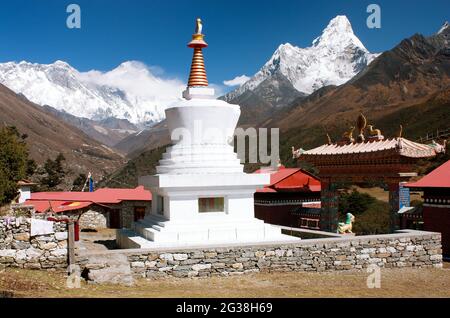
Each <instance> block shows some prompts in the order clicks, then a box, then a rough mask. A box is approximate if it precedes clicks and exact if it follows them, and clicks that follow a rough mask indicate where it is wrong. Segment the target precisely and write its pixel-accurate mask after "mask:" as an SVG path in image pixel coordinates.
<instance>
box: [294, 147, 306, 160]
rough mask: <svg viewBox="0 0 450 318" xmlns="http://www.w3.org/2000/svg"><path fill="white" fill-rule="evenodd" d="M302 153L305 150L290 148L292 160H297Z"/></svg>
mask: <svg viewBox="0 0 450 318" xmlns="http://www.w3.org/2000/svg"><path fill="white" fill-rule="evenodd" d="M304 152H305V150H303V148H300V149H297V150H295V148H294V147H292V159H295V158H299V157H300V156H301V155H302V153H304Z"/></svg>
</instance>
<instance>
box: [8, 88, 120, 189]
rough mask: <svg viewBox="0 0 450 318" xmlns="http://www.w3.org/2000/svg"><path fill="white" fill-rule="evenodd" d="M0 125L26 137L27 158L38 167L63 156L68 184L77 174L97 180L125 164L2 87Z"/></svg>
mask: <svg viewBox="0 0 450 318" xmlns="http://www.w3.org/2000/svg"><path fill="white" fill-rule="evenodd" d="M0 124H1V125H8V126H15V127H17V129H18V130H19V132H20V133H22V134H26V135H27V136H28V137H27V139H26V141H27V144H28V147H29V149H30V155H31V157H32V158H33V159H34V160H36V162H37V163H38V164H42V163H43V162H44V161H45V160H46V159H48V158H51V159H55V158H56V156H57V155H58V153H60V152H61V153H63V154H64V156H65V158H66V166H67V167H68V168H69V169H70V170H71V171H72V173H71V174H70V175H69V176H68V178H71V181H73V179H74V178H75V177H76V176H77V175H78V173H85V174H87V173H88V172H89V171H90V172H92V173H93V175H94V177H95V179H96V180H99V179H101V178H102V177H103V176H105V175H107V174H110V173H112V172H113V171H115V170H116V169H117V168H118V167H119V166H121V165H122V164H123V163H124V162H125V160H124V159H123V157H122V156H121V155H119V154H118V153H117V152H116V151H114V150H112V149H111V148H109V147H107V146H105V145H103V144H101V143H99V142H97V141H94V140H93V139H91V138H90V137H88V136H87V135H86V134H84V133H83V132H82V131H80V130H79V129H77V128H75V127H73V126H71V125H69V124H66V123H65V122H63V121H61V120H59V119H58V118H57V117H55V116H54V115H52V114H51V113H49V112H46V111H45V110H44V109H43V108H42V107H40V106H38V105H35V104H33V103H31V102H30V101H28V100H27V99H26V98H24V97H22V96H19V95H17V94H15V93H14V92H13V91H11V90H10V89H8V88H6V87H5V86H3V85H1V84H0Z"/></svg>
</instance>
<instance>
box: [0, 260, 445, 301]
mask: <svg viewBox="0 0 450 318" xmlns="http://www.w3.org/2000/svg"><path fill="white" fill-rule="evenodd" d="M367 276H368V274H367V273H366V272H365V271H343V272H325V273H311V272H297V273H296V272H286V273H257V274H251V275H243V276H233V277H213V278H195V279H194V278H193V279H175V278H168V279H163V280H149V279H144V278H142V279H138V280H136V284H135V286H133V287H125V286H119V285H92V284H86V283H85V282H82V284H81V288H79V289H68V288H67V287H66V276H65V275H64V274H63V273H57V272H44V271H33V270H23V269H6V270H5V271H3V272H2V273H0V293H1V292H5V291H6V292H12V293H13V295H14V297H108V298H111V297H112V298H114V297H189V298H197V297H249V298H258V297H450V266H449V265H448V263H447V264H445V266H444V268H443V269H434V268H433V269H431V268H430V269H383V270H382V271H381V288H379V289H369V288H367V286H366V280H367Z"/></svg>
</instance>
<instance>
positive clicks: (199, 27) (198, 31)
mask: <svg viewBox="0 0 450 318" xmlns="http://www.w3.org/2000/svg"><path fill="white" fill-rule="evenodd" d="M202 29H203V25H202V19H200V18H197V27H196V28H195V34H202Z"/></svg>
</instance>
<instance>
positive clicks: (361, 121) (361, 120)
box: [356, 113, 367, 142]
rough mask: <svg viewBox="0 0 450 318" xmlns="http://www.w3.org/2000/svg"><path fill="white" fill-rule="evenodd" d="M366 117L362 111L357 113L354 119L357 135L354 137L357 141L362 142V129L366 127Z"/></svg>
mask: <svg viewBox="0 0 450 318" xmlns="http://www.w3.org/2000/svg"><path fill="white" fill-rule="evenodd" d="M366 125H367V119H366V117H364V115H363V114H362V113H360V114H359V116H358V119H357V120H356V127H358V136H357V137H356V141H357V142H364V140H365V137H364V129H366Z"/></svg>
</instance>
